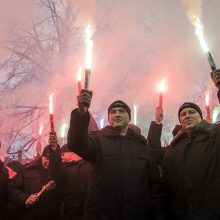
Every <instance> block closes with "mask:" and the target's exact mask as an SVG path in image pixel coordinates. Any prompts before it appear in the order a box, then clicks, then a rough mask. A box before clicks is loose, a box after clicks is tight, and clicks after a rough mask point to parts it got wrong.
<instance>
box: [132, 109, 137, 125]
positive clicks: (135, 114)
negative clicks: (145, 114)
mask: <svg viewBox="0 0 220 220" xmlns="http://www.w3.org/2000/svg"><path fill="white" fill-rule="evenodd" d="M133 109H134V124H135V125H137V105H133Z"/></svg>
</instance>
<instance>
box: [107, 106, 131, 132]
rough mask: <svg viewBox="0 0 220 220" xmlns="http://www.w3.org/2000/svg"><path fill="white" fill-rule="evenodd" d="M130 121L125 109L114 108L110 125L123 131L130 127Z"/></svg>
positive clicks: (111, 112)
mask: <svg viewBox="0 0 220 220" xmlns="http://www.w3.org/2000/svg"><path fill="white" fill-rule="evenodd" d="M129 121H130V120H129V115H128V113H127V111H125V109H123V108H120V107H117V108H113V109H112V110H111V111H110V112H109V124H110V126H111V127H113V128H117V129H120V130H121V129H123V128H125V127H127V126H128V123H129Z"/></svg>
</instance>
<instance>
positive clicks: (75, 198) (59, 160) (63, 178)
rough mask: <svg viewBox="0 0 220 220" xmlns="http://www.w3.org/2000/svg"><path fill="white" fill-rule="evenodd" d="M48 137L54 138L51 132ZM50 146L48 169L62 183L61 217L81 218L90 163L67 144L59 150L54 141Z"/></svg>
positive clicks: (87, 185)
mask: <svg viewBox="0 0 220 220" xmlns="http://www.w3.org/2000/svg"><path fill="white" fill-rule="evenodd" d="M50 137H51V138H50V140H56V137H54V135H53V134H50ZM52 145H53V147H52ZM54 145H55V146H54ZM50 146H51V148H52V149H53V150H51V151H50V156H49V161H50V163H49V171H50V174H51V176H52V177H53V179H54V180H55V181H56V182H57V183H58V182H60V183H61V184H62V192H63V215H64V217H63V219H65V220H73V219H74V220H83V214H84V209H85V204H86V195H87V191H88V189H89V188H88V187H89V181H90V177H91V172H92V167H91V164H90V163H89V162H87V161H85V160H83V159H82V158H81V157H79V156H78V155H76V154H75V153H73V152H72V151H70V150H69V148H68V146H67V144H65V145H64V146H62V147H61V149H60V150H59V146H58V145H57V144H56V143H54V142H53V143H51V144H50Z"/></svg>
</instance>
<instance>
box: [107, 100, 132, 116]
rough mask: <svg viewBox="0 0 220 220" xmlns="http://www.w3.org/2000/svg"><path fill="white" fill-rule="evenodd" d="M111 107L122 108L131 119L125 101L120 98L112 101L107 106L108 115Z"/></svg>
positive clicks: (129, 110)
mask: <svg viewBox="0 0 220 220" xmlns="http://www.w3.org/2000/svg"><path fill="white" fill-rule="evenodd" d="M113 108H123V109H124V110H125V111H126V112H127V113H128V115H129V119H130V120H131V109H130V107H129V106H128V105H127V104H126V103H125V102H123V101H121V100H117V101H114V102H112V104H111V105H110V106H109V107H108V116H109V113H110V111H111V110H112V109H113Z"/></svg>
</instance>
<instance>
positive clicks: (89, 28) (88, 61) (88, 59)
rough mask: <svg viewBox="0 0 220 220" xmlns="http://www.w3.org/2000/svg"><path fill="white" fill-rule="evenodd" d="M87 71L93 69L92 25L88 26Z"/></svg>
mask: <svg viewBox="0 0 220 220" xmlns="http://www.w3.org/2000/svg"><path fill="white" fill-rule="evenodd" d="M85 32H86V69H91V67H92V48H93V41H92V35H93V32H92V28H91V26H90V25H88V26H87V28H86V30H85Z"/></svg>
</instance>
